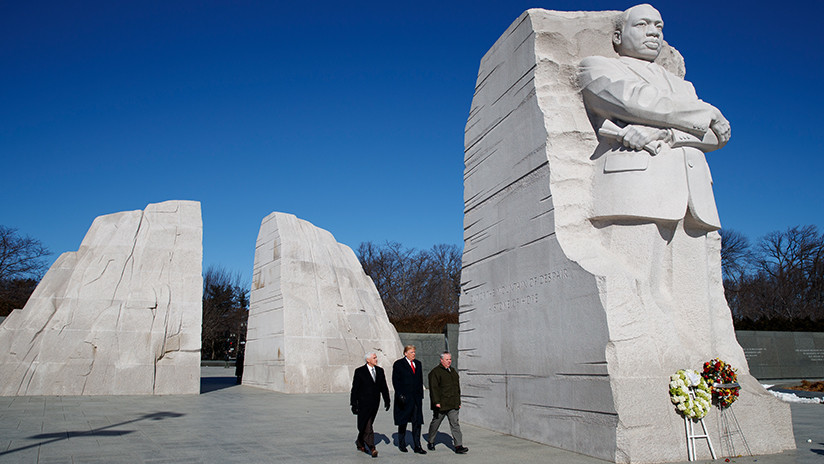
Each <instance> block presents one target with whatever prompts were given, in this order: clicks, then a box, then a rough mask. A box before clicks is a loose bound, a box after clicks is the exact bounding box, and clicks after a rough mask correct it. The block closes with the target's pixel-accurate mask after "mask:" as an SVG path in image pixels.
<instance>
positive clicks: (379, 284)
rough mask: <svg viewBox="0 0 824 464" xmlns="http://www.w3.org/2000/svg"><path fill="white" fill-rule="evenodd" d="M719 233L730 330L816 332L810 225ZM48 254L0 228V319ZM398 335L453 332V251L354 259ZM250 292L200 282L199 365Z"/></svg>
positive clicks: (819, 262)
mask: <svg viewBox="0 0 824 464" xmlns="http://www.w3.org/2000/svg"><path fill="white" fill-rule="evenodd" d="M720 233H721V268H722V275H723V280H724V293H725V296H726V298H727V302H728V303H729V306H730V310H731V312H732V317H733V321H734V323H735V327H736V329H739V330H788V331H819V332H824V234H822V233H821V232H820V231H819V229H818V228H817V227H816V226H814V225H807V226H796V227H790V228H788V229H786V230H784V231H776V232H771V233H769V234H767V235H765V236H764V237H762V238H760V239H759V240H758V241H756V242H755V243H752V242H750V241H749V239H748V238H747V237H746V236H745V235H743V234H741V233H739V232H737V231H734V230H728V229H723V230H721V231H720ZM51 254H52V253H51V252H50V251H49V250H48V249H47V248H46V247H45V246H44V245H43V244H42V243H41V242H40V241H39V240H37V239H34V238H31V237H28V236H24V235H21V234H19V233H18V231H17V230H16V229H12V228H8V227H5V226H0V316H7V315H8V314H9V313H10V312H11V311H12V310H13V309H17V308H22V307H23V306H25V304H26V301H27V300H28V298H29V296H30V295H31V294H32V292H33V291H34V289H35V287H36V286H37V283H38V282H39V280H40V278H41V277H42V276H43V273H44V272H45V271H46V269H47V268H48V262H49V261H47V258H48V256H50V255H51ZM356 254H357V257H358V260H359V261H360V263H361V265H362V266H363V270H364V271H365V272H366V274H367V275H369V276H370V277H371V278H372V281H373V282H374V283H375V287H376V288H377V290H378V293H379V294H380V297H381V300H382V301H383V304H384V307H385V308H386V313H387V316H388V317H389V320H390V322H392V323H393V324H394V325H395V328H396V329H397V330H398V331H399V332H440V331H441V330H442V329H443V326H444V325H445V324H447V323H457V322H458V300H459V297H460V282H461V249H460V248H459V247H458V246H456V245H443V244H441V245H435V246H433V247H432V248H431V249H429V250H417V249H415V248H407V247H405V246H403V245H401V244H400V243H397V242H386V243H384V244H380V245H378V244H375V243H373V242H364V243H361V244H360V246H359V247H358V249H357V250H356ZM248 311H249V289H248V286H246V285H243V284H242V282H241V277H240V275H239V274H232V273H230V272H228V271H226V270H225V269H223V268H221V267H219V266H211V267H209V268H208V269H207V270H206V271H205V272H204V275H203V325H202V342H203V343H202V346H203V350H202V356H203V358H204V359H224V358H225V357H226V356H227V355H229V356H230V357H234V356H236V355H237V351H238V349H240V347H241V346H242V345H243V343H245V335H246V323H247V318H248Z"/></svg>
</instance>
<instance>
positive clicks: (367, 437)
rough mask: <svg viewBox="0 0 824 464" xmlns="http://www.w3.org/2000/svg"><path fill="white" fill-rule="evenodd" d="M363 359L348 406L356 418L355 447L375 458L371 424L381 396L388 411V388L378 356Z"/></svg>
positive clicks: (367, 355) (354, 378)
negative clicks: (356, 436) (356, 434)
mask: <svg viewBox="0 0 824 464" xmlns="http://www.w3.org/2000/svg"><path fill="white" fill-rule="evenodd" d="M364 359H365V360H366V364H364V365H363V366H361V367H359V368H357V369H355V375H354V376H353V378H352V391H351V392H350V394H349V404H350V405H351V406H352V413H353V414H356V415H357V416H358V438H357V439H356V440H355V446H357V447H358V451H363V452H365V453H368V454H371V455H372V457H373V458H376V457H378V450H377V449H375V431H374V430H373V428H372V424H374V422H375V416H377V415H378V408H379V407H380V402H381V396H383V404H384V406H385V407H386V410H387V411H389V387H388V386H387V385H386V374H384V372H383V369H381V368H380V367H379V366H378V356H377V355H376V354H375V353H367V354H366V356H365V357H364Z"/></svg>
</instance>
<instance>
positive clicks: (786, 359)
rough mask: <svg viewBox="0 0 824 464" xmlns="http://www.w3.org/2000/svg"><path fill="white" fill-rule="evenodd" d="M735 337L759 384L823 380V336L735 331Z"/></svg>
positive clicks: (818, 333)
mask: <svg viewBox="0 0 824 464" xmlns="http://www.w3.org/2000/svg"><path fill="white" fill-rule="evenodd" d="M735 336H736V337H737V338H738V343H739V344H740V345H741V347H742V348H743V349H744V355H745V356H746V358H747V364H749V366H750V373H751V374H752V375H753V377H755V378H757V379H758V380H781V379H806V380H818V379H824V332H766V331H750V330H738V331H736V332H735Z"/></svg>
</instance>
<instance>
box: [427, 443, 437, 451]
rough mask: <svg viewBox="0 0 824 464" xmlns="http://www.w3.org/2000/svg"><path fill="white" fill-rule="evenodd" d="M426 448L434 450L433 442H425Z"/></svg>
mask: <svg viewBox="0 0 824 464" xmlns="http://www.w3.org/2000/svg"><path fill="white" fill-rule="evenodd" d="M426 449H428V450H429V451H435V444H434V443H427V444H426Z"/></svg>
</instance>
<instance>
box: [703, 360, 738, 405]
mask: <svg viewBox="0 0 824 464" xmlns="http://www.w3.org/2000/svg"><path fill="white" fill-rule="evenodd" d="M701 376H702V377H704V379H705V380H706V381H707V383H708V384H709V385H710V386H711V387H712V395H713V396H714V397H715V403H716V404H717V405H718V407H719V408H721V409H723V408H728V407H729V406H730V405H731V404H732V403H734V402H735V400H737V399H738V392H739V390H741V386H739V385H738V382H737V380H738V376H737V375H736V373H735V369H734V368H733V367H732V366H730V365H729V364H727V363H725V362H724V361H722V360H721V359H719V358H715V359H710V360H709V361H707V362H705V363H704V372H703V373H701Z"/></svg>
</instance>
